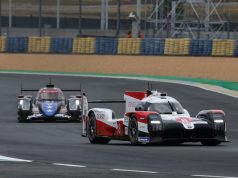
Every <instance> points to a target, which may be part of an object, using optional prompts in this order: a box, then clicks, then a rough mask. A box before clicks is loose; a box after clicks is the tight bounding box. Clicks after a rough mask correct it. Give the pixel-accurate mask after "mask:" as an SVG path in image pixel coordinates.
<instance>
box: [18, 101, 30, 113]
mask: <svg viewBox="0 0 238 178" xmlns="http://www.w3.org/2000/svg"><path fill="white" fill-rule="evenodd" d="M19 109H21V110H23V111H29V110H30V109H31V102H30V101H28V100H20V101H19Z"/></svg>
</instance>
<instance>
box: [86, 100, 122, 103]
mask: <svg viewBox="0 0 238 178" xmlns="http://www.w3.org/2000/svg"><path fill="white" fill-rule="evenodd" d="M125 102H126V101H125V100H94V101H88V103H125Z"/></svg>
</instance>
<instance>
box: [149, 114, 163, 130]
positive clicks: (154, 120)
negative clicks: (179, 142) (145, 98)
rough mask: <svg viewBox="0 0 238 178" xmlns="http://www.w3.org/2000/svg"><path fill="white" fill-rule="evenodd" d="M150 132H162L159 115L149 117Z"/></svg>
mask: <svg viewBox="0 0 238 178" xmlns="http://www.w3.org/2000/svg"><path fill="white" fill-rule="evenodd" d="M148 130H149V131H150V132H157V131H160V130H162V122H161V118H160V116H159V115H158V114H150V115H149V116H148Z"/></svg>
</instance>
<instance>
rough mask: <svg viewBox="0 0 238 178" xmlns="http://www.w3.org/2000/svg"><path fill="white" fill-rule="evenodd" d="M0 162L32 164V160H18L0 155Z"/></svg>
mask: <svg viewBox="0 0 238 178" xmlns="http://www.w3.org/2000/svg"><path fill="white" fill-rule="evenodd" d="M0 161H12V162H28V163H30V162H32V160H25V159H18V158H11V157H7V156H1V155H0Z"/></svg>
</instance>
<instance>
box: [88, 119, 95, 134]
mask: <svg viewBox="0 0 238 178" xmlns="http://www.w3.org/2000/svg"><path fill="white" fill-rule="evenodd" d="M95 132H96V124H95V119H94V117H90V120H89V135H90V136H94V135H95Z"/></svg>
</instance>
